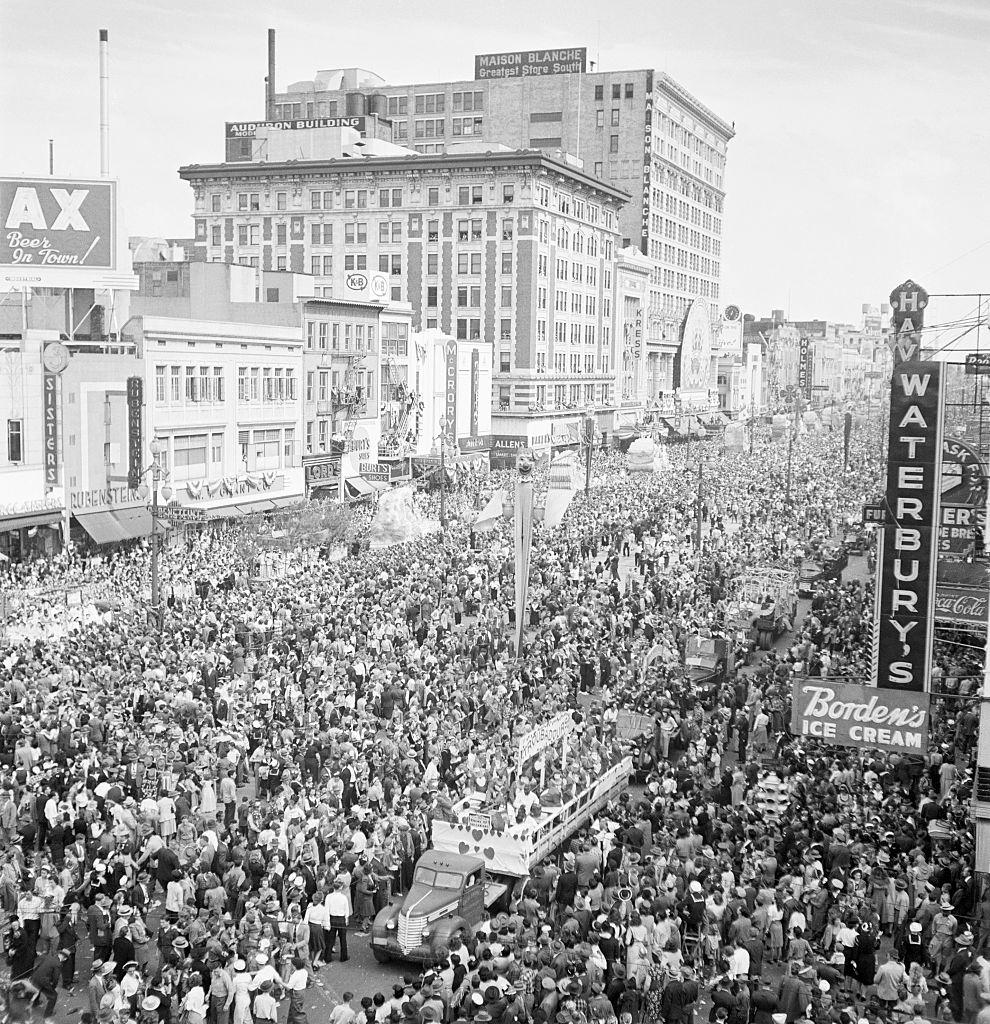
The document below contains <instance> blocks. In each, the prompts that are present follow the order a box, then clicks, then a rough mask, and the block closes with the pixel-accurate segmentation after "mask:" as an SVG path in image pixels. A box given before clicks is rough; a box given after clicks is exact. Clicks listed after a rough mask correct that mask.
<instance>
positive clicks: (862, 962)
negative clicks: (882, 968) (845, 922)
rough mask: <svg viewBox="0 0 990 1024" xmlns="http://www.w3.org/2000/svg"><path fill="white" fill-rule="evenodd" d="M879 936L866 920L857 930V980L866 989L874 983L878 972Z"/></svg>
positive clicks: (855, 946)
mask: <svg viewBox="0 0 990 1024" xmlns="http://www.w3.org/2000/svg"><path fill="white" fill-rule="evenodd" d="M878 945H879V943H878V942H877V937H876V934H875V932H874V931H873V929H872V928H871V927H870V925H869V924H868V923H867V922H866V921H864V922H863V923H862V924H861V925H860V926H859V928H858V929H857V931H856V942H855V943H854V944H853V956H854V958H855V960H856V981H857V982H859V984H860V986H861V991H865V989H866V988H867V986H869V985H872V984H873V979H874V978H875V977H876V974H877V946H878Z"/></svg>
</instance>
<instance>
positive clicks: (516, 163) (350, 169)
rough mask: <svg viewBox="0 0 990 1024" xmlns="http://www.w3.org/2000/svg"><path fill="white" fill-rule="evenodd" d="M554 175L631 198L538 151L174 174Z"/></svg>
mask: <svg viewBox="0 0 990 1024" xmlns="http://www.w3.org/2000/svg"><path fill="white" fill-rule="evenodd" d="M524 170H528V171H531V172H536V173H543V174H548V175H554V176H557V177H559V178H563V179H565V180H566V181H567V182H568V183H569V184H571V185H577V186H579V187H580V188H583V189H585V190H586V191H589V192H592V193H594V194H596V195H599V196H601V197H602V198H603V199H606V200H610V201H612V202H615V203H622V204H625V203H628V202H629V200H630V199H631V198H632V196H631V195H630V194H629V193H628V192H624V191H623V190H622V189H619V188H614V187H613V186H611V185H607V184H605V183H604V182H601V181H598V180H597V179H596V178H593V177H591V175H589V174H586V173H585V172H584V171H582V170H580V169H579V168H577V167H572V166H571V165H570V164H568V163H565V162H564V161H562V160H555V159H554V158H553V157H550V156H547V155H546V154H545V153H543V152H541V151H539V150H531V149H520V150H512V151H511V152H508V153H500V152H485V153H468V154H451V155H447V154H437V155H426V154H419V153H417V154H415V155H413V156H387V157H373V156H369V157H359V158H355V159H348V158H341V159H329V160H290V161H278V162H272V163H221V164H187V165H185V166H183V167H180V168H179V177H180V178H181V179H182V180H183V181H188V182H191V183H193V182H197V181H206V180H209V179H221V180H222V179H230V180H233V181H237V180H245V181H248V180H257V178H258V176H259V175H260V174H267V175H269V176H271V177H275V176H280V177H284V178H299V179H311V178H313V177H318V176H320V175H323V176H330V175H334V176H349V175H355V176H356V175H360V174H369V175H370V174H375V173H396V174H408V173H412V172H418V173H420V174H423V173H434V174H453V173H468V174H479V173H480V174H490V175H491V174H497V173H498V172H500V171H504V172H510V171H524Z"/></svg>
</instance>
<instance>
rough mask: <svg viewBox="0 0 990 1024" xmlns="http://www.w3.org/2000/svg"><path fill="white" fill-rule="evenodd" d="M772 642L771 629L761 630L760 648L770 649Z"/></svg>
mask: <svg viewBox="0 0 990 1024" xmlns="http://www.w3.org/2000/svg"><path fill="white" fill-rule="evenodd" d="M770 643H771V634H770V630H769V629H761V630H760V650H763V651H769V650H770Z"/></svg>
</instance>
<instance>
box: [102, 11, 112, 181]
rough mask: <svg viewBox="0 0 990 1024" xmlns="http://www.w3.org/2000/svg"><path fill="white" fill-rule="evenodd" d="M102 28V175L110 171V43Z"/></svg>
mask: <svg viewBox="0 0 990 1024" xmlns="http://www.w3.org/2000/svg"><path fill="white" fill-rule="evenodd" d="M108 39H109V36H108V33H107V30H106V29H105V28H101V29H100V175H101V176H102V177H104V178H105V177H107V175H108V174H109V173H110V43H109V41H108Z"/></svg>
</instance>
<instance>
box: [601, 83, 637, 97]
mask: <svg viewBox="0 0 990 1024" xmlns="http://www.w3.org/2000/svg"><path fill="white" fill-rule="evenodd" d="M623 96H624V97H625V99H627V100H631V99H633V97H634V96H635V89H634V88H633V83H632V82H626V83H625V86H623V85H622V84H621V83H619V82H615V83H614V84H613V85H612V99H613V100H621V99H622V98H623ZM595 99H596V100H603V99H605V86H604V85H596V86H595Z"/></svg>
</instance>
